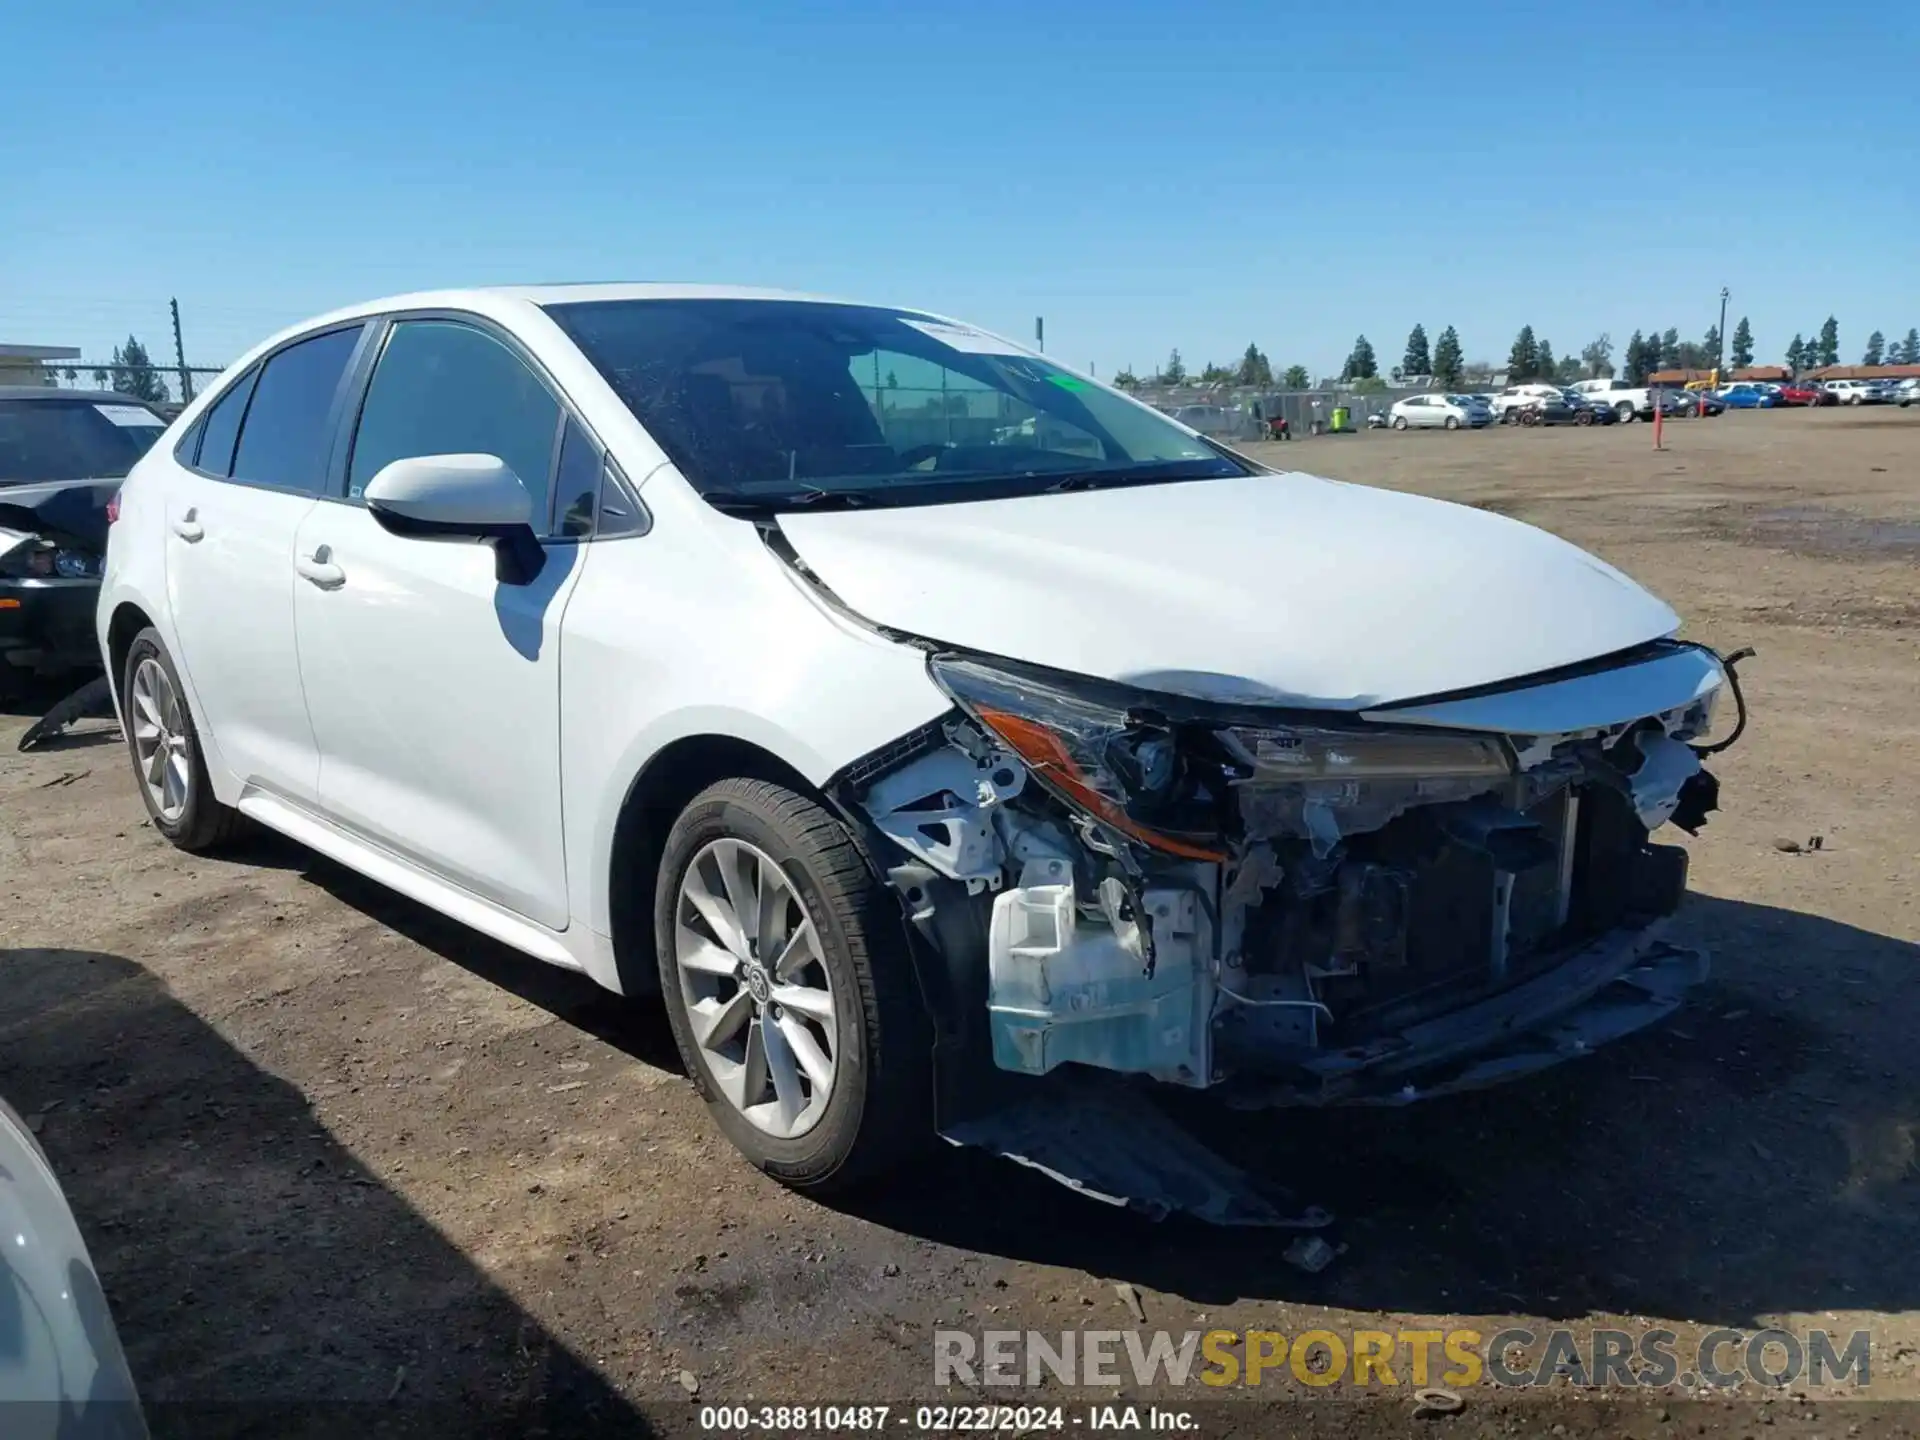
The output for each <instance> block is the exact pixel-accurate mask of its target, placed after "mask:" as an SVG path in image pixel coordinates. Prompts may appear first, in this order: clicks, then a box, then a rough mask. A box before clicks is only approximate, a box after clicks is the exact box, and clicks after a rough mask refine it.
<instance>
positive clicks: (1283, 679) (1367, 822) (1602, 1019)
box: [99, 285, 1744, 1186]
mask: <svg viewBox="0 0 1920 1440" xmlns="http://www.w3.org/2000/svg"><path fill="white" fill-rule="evenodd" d="M1679 624H1680V622H1679V620H1678V618H1677V617H1676V616H1675V614H1674V613H1673V611H1671V610H1670V609H1669V608H1668V607H1667V606H1666V605H1665V604H1663V603H1662V602H1661V601H1659V600H1658V599H1656V598H1654V597H1653V596H1652V595H1650V594H1648V593H1647V592H1646V591H1645V590H1643V589H1641V588H1640V587H1639V586H1637V585H1636V584H1634V583H1633V582H1632V581H1631V580H1629V579H1627V578H1626V577H1625V576H1624V575H1622V574H1620V572H1618V571H1617V570H1614V569H1613V568H1612V567H1610V566H1608V565H1605V564H1603V563H1602V562H1600V561H1599V560H1597V559H1595V558H1594V557H1592V556H1591V555H1587V554H1584V553H1583V552H1581V551H1580V550H1577V549H1575V548H1574V547H1573V546H1571V545H1568V544H1566V543H1565V542H1563V541H1561V540H1558V539H1556V538H1554V537H1553V536H1551V535H1547V534H1545V533H1543V532H1541V531H1539V530H1536V529H1533V528H1531V527H1529V526H1526V525H1523V524H1520V523H1518V522H1516V521H1514V520H1511V519H1507V518H1504V517H1502V516H1499V515H1495V514H1490V513H1487V512H1485V511H1480V510H1474V509H1469V508H1465V507H1462V506H1457V505H1450V504H1444V503H1441V502H1439V501H1435V500H1429V499H1423V498H1420V497H1417V496H1413V495H1406V494H1399V493H1395V492H1392V491H1387V490H1379V489H1371V488H1367V487H1363V486H1356V485H1348V484H1338V483H1334V482H1332V481H1328V480H1322V479H1317V478H1314V477H1312V476H1309V475H1302V474H1291V473H1276V472H1274V471H1271V470H1268V469H1265V468H1263V467H1262V466H1261V465H1259V464H1256V463H1254V462H1252V461H1250V460H1248V459H1247V458H1245V457H1243V456H1241V455H1240V454H1238V453H1236V452H1235V451H1233V450H1232V449H1230V448H1228V447H1226V446H1224V445H1222V444H1220V443H1217V442H1215V441H1213V440H1210V439H1207V438H1205V437H1202V436H1200V435H1198V434H1196V433H1194V432H1193V431H1191V430H1189V429H1187V428H1185V427H1183V426H1181V425H1179V424H1176V423H1174V422H1173V421H1172V420H1170V419H1168V418H1167V417H1165V416H1163V415H1160V414H1158V413H1157V412H1155V411H1154V410H1152V409H1150V408H1148V407H1147V406H1145V405H1142V404H1139V403H1137V402H1135V401H1134V400H1131V399H1129V398H1128V397H1127V396H1125V395H1124V394H1121V393H1119V392H1118V391H1115V390H1112V389H1109V388H1107V387H1106V386H1103V385H1101V384H1099V383H1097V382H1095V381H1093V380H1090V379H1088V378H1086V377H1084V376H1081V375H1079V374H1076V373H1074V372H1072V371H1070V370H1067V369H1065V368H1063V367H1062V366H1060V365H1058V364H1055V363H1054V362H1053V361H1051V360H1049V359H1047V358H1045V357H1044V356H1041V355H1038V354H1034V353H1031V352H1029V351H1027V350H1025V349H1023V348H1022V347H1020V346H1019V345H1017V344H1014V343H1011V342H1009V341H1006V340H1003V339H1001V338H1000V337H998V336H996V335H993V334H989V333H986V332H983V331H981V330H978V329H975V328H973V327H970V326H967V325H964V324H960V323H957V322H955V321H952V320H948V319H944V318H942V317H939V316H936V315H931V314H926V313H923V312H920V311H915V310H901V309H893V308H887V307H879V306H868V305H857V304H846V303H841V302H836V301H825V300H816V299H810V298H805V297H800V296H791V295H785V294H778V293H768V292H758V291H746V290H733V289H722V288H698V287H686V286H649V285H593V286H552V287H532V288H524V289H498V290H474V291H448V292H444V293H434V294H424V295H413V296H406V297H402V298H398V299H393V300H385V301H379V302H376V303H372V304H366V305H358V306H354V307H352V308H350V309H346V310H341V311H338V312H336V313H334V314H331V315H327V316H324V317H322V318H320V319H317V320H314V321H311V322H309V323H307V324H305V325H301V326H298V327H295V328H294V329H292V330H288V331H286V332H284V333H282V334H280V335H277V336H275V337H274V338H273V339H271V340H269V341H267V342H265V343H264V344H262V345H260V346H259V347H258V348H256V349H255V350H253V351H252V352H251V353H249V354H248V355H246V356H245V357H244V358H243V359H241V360H240V361H239V362H238V363H237V364H235V365H234V366H233V367H232V369H230V370H229V371H228V372H227V373H226V374H225V375H223V376H222V377H221V379H220V380H219V381H218V382H217V383H216V384H215V385H214V386H213V387H211V389H210V390H209V391H208V392H207V393H206V394H205V395H203V396H201V397H200V398H199V399H198V400H196V401H195V402H194V403H193V404H192V405H190V406H189V407H188V408H187V409H186V411H185V412H184V413H183V414H182V415H181V416H180V417H179V418H178V419H177V420H176V421H175V422H174V424H173V425H172V427H171V429H170V430H169V431H168V433H167V435H166V436H165V437H164V438H163V439H162V441H161V442H160V443H159V444H158V445H156V446H155V447H154V449H153V450H152V451H151V452H150V453H149V454H148V456H147V457H146V458H145V459H144V460H142V461H141V462H140V463H139V464H138V465H137V466H136V467H135V468H134V470H133V472H132V474H131V475H130V476H129V477H128V479H127V481H126V483H125V486H124V488H123V489H122V490H121V492H120V495H119V499H118V503H117V509H116V513H115V516H114V523H113V525H112V527H111V541H110V544H109V546H108V554H107V564H106V575H105V580H104V584H103V588H102V596H101V604H100V611H99V634H100V641H101V644H102V646H103V648H104V651H105V654H106V655H107V657H108V662H109V673H110V675H111V677H112V680H113V684H114V686H115V688H116V691H117V696H118V701H119V706H120V711H121V714H122V717H123V719H124V723H125V728H126V734H127V742H128V746H129V749H130V751H131V754H132V760H133V766H134V769H135V771H136V773H137V775H138V777H139V781H140V785H141V790H142V793H143V795H144V797H145V800H146V805H147V809H148V811H149V813H150V815H151V816H152V819H153V823H154V825H155V826H156V828H158V829H159V831H160V832H161V833H162V834H163V835H165V836H167V837H168V838H169V839H170V840H172V841H173V842H174V843H175V844H176V845H179V846H181V847H182V848H185V849H188V850H199V849H202V848H205V847H209V846H213V845H215V844H217V843H218V842H219V841H220V840H222V838H223V837H225V836H226V835H228V834H229V833H230V831H231V830H232V829H233V827H234V826H235V825H236V823H237V822H238V821H239V820H240V819H241V817H245V818H246V819H248V820H252V821H255V822H258V823H260V824H263V825H266V826H269V827H271V828H272V829H274V830H278V831H281V832H283V833H285V834H286V835H289V836H292V837H293V838H294V839H296V840H298V841H300V842H302V843H303V844H305V845H307V846H310V847H311V848H313V849H314V850H317V851H319V852H321V853H322V854H325V855H327V856H330V857H332V858H333V859H334V860H336V861H338V862H340V863H342V864H344V865H347V866H350V867H352V868H353V869H355V870H358V871H361V872H363V873H364V874H366V875H368V876H371V877H373V878H374V879H376V880H378V881H380V882H382V883H383V884H386V885H388V886H391V887H392V888H393V889H395V890H398V891H400V892H402V893H404V894H406V895H408V896H411V897H413V898H414V899H415V900H417V901H419V902H421V903H423V904H426V905H428V906H431V907H433V908H434V909H437V910H440V911H442V912H444V913H446V914H447V915H450V916H452V917H454V918H456V919H458V920H460V921H463V922H465V923H466V924H467V925H469V926H471V927H473V928H474V929H476V930H479V931H482V932H484V933H486V934H488V935H491V936H494V937H496V938H497V939H499V940H502V941H505V942H506V943H507V944H509V945H512V946H514V947H517V948H518V949H520V950H522V951H525V952H526V953H527V954H528V955H530V956H532V957H534V958H536V959H539V960H544V961H547V962H549V963H552V964H555V965H561V966H565V967H568V968H571V969H575V970H580V971H584V972H585V973H586V974H587V975H590V976H591V977H592V978H593V979H594V980H596V981H598V982H599V983H600V984H602V985H604V986H607V987H608V988H610V989H613V990H617V991H621V992H623V993H626V994H629V995H633V994H641V993H646V994H651V993H654V992H656V991H658V992H660V993H661V994H662V995H663V997H664V1001H665V1004H666V1006H667V1009H668V1011H669V1014H670V1016H671V1019H672V1024H673V1029H674V1032H675V1034H676V1036H677V1038H678V1040H679V1044H680V1048H681V1051H682V1053H683V1055H684V1057H685V1060H686V1064H687V1068H688V1071H689V1073H690V1074H691V1075H692V1077H693V1078H694V1080H695V1081H696V1083H697V1084H698V1085H699V1087H700V1089H701V1091H702V1092H703V1093H704V1094H705V1096H706V1097H707V1099H708V1101H709V1104H710V1106H711V1108H712V1111H713V1114H714V1116H715V1118H716V1120H717V1121H718V1123H719V1124H720V1126H721V1127H722V1128H723V1129H724V1130H725V1131H726V1133H727V1135H728V1136H729V1137H730V1138H731V1139H732V1140H733V1141H734V1143H735V1144H737V1145H738V1146H739V1148H740V1149H741V1150H742V1151H744V1152H745V1153H746V1154H747V1155H748V1156H749V1157H751V1159H752V1160H753V1161H754V1162H756V1163H757V1164H759V1165H761V1166H762V1167H764V1168H765V1169H767V1170H768V1171H770V1172H772V1173H773V1174H776V1175H778V1176H779V1177H780V1178H782V1179H783V1180H785V1181H787V1182H789V1183H791V1184H796V1185H804V1186H824V1185H828V1184H833V1183H844V1182H847V1181H851V1180H853V1179H856V1178H858V1177H860V1176H863V1175H868V1174H871V1173H873V1172H875V1170H876V1169H878V1168H880V1167H882V1166H884V1165H885V1164H886V1163H887V1162H888V1161H890V1160H893V1159H897V1158H898V1157H900V1156H901V1155H902V1154H904V1153H906V1152H907V1151H908V1150H909V1149H910V1147H912V1146H913V1144H914V1143H915V1142H916V1141H917V1140H918V1139H919V1138H920V1137H922V1136H925V1135H929V1134H931V1133H932V1132H933V1131H934V1129H935V1128H936V1127H937V1128H939V1129H940V1130H942V1131H945V1132H947V1133H949V1134H953V1133H955V1132H956V1130H958V1129H963V1128H965V1127H966V1126H968V1125H972V1126H974V1127H975V1128H974V1129H973V1131H971V1132H970V1133H973V1134H976V1135H977V1134H979V1133H981V1132H980V1130H979V1128H978V1126H979V1124H980V1117H981V1116H982V1115H983V1114H990V1113H993V1112H996V1111H998V1110H1004V1107H1007V1106H1015V1107H1017V1106H1019V1105H1021V1104H1023V1103H1024V1102H1025V1101H1027V1100H1029V1099H1031V1098H1032V1097H1034V1096H1036V1095H1038V1094H1041V1093H1043V1092H1044V1090H1045V1088H1046V1087H1048V1086H1051V1085H1057V1084H1059V1083H1060V1082H1062V1081H1063V1080H1064V1079H1066V1078H1067V1077H1065V1076H1061V1075H1057V1074H1053V1073H1051V1072H1056V1071H1058V1070H1060V1069H1061V1068H1062V1067H1065V1068H1066V1069H1067V1070H1068V1071H1069V1072H1070V1073H1071V1075H1072V1076H1074V1077H1077V1079H1076V1080H1075V1081H1074V1083H1076V1084H1087V1083H1100V1081H1101V1077H1102V1076H1104V1077H1106V1079H1107V1081H1108V1083H1113V1082H1114V1081H1115V1080H1116V1077H1128V1078H1131V1079H1137V1078H1138V1077H1143V1076H1144V1077H1151V1079H1153V1080H1156V1081H1159V1082H1163V1083H1165V1084H1168V1085H1172V1086H1180V1087H1188V1088H1192V1089H1206V1090H1211V1091H1216V1092H1218V1093H1219V1094H1220V1095H1222V1096H1223V1097H1226V1098H1229V1099H1232V1100H1234V1101H1235V1102H1236V1103H1241V1104H1264V1103H1276V1104H1285V1103H1292V1104H1299V1103H1329V1102H1343V1101H1360V1100H1375V1101H1377V1100H1382V1099H1387V1100H1404V1099H1410V1098H1416V1097H1418V1096H1422V1095H1426V1094H1430V1093H1438V1092H1441V1091H1446V1090H1451V1089H1459V1088H1465V1087H1468V1086H1472V1085H1481V1084H1488V1083H1491V1082H1493V1081H1495V1080H1506V1079H1512V1078H1514V1077H1516V1076H1520V1075H1524V1074H1528V1073H1530V1072H1532V1071H1536V1070H1538V1069H1540V1068H1542V1067H1543V1066H1545V1065H1548V1064H1551V1063H1553V1062H1554V1061H1556V1060H1558V1059H1561V1058H1563V1057H1565V1056H1567V1055H1570V1054H1574V1053H1578V1052H1580V1051H1583V1050H1585V1049H1587V1048H1589V1047H1590V1046H1591V1045H1593V1044H1595V1043H1598V1042H1600V1041H1603V1040H1606V1039H1610V1038H1612V1037H1614V1036H1616V1035H1619V1034H1622V1033H1625V1032H1626V1031H1629V1030H1632V1029H1634V1028H1636V1027H1638V1026H1640V1025H1643V1024H1646V1023H1648V1022H1649V1021H1651V1020H1654V1019H1657V1018H1659V1017H1660V1016H1662V1015H1664V1014H1667V1013H1669V1012H1670V1011H1671V1010H1672V1009H1673V1008H1674V1006H1675V1005H1676V1004H1678V1003H1679V999H1680V996H1681V994H1682V992H1683V991H1684V990H1685V989H1686V987H1687V986H1688V985H1689V984H1690V983H1692V982H1693V981H1695V980H1697V979H1698V978H1700V976H1701V974H1702V973H1703V969H1702V965H1703V957H1701V956H1700V955H1699V954H1698V953H1697V952H1694V951H1691V950H1683V949H1681V948H1679V947H1677V946H1675V945H1673V944H1671V943H1669V942H1667V941H1665V940H1663V939H1661V938H1660V922H1661V920H1662V917H1664V916H1665V915H1666V914H1667V913H1668V912H1670V911H1672V910H1673V909H1674V908H1675V906H1676V905H1677V903H1678V902H1679V899H1680V896H1681V893H1682V891H1683V890H1684V888H1685V877H1686V852H1685V851H1684V850H1683V849H1681V848H1678V847H1675V846H1671V845H1662V844H1654V843H1652V842H1650V840H1649V838H1648V837H1649V832H1650V831H1653V830H1656V829H1659V828H1660V827H1661V826H1662V825H1664V824H1666V823H1667V822H1669V821H1671V822H1673V823H1674V824H1676V825H1677V826H1680V827H1682V828H1685V829H1688V830H1689V831H1692V830H1695V829H1697V827H1698V826H1699V825H1700V824H1701V822H1702V821H1703V820H1704V818H1705V815H1706V812H1707V811H1708V810H1710V809H1712V808H1713V807H1714V797H1715V789H1716V787H1715V786H1714V783H1713V781H1712V778H1711V776H1709V775H1708V773H1707V772H1706V771H1705V770H1703V769H1702V768H1701V756H1702V755H1703V754H1705V753H1708V752H1709V751H1710V750H1712V749H1717V748H1720V746H1718V745H1711V746H1710V745H1708V744H1707V743H1705V742H1706V739H1707V735H1708V731H1709V725H1710V722H1711V719H1712V712H1713V709H1714V704H1715V700H1716V697H1717V695H1718V694H1719V692H1720V691H1721V690H1722V689H1723V688H1728V680H1729V675H1730V671H1729V669H1728V667H1727V665H1726V664H1725V663H1724V662H1723V661H1722V660H1721V659H1720V658H1719V657H1717V656H1716V655H1715V654H1713V653H1712V652H1711V651H1709V650H1706V649H1704V648H1702V647H1700V646H1697V645H1692V644H1686V643H1682V642H1679V641H1677V640H1675V639H1674V638H1673V637H1674V635H1675V632H1676V631H1677V629H1678V627H1679ZM1731 688H1732V690H1733V693H1734V695H1735V697H1736V699H1737V697H1738V686H1737V683H1736V684H1733V685H1732V686H1731ZM1743 718H1744V717H1743ZM1736 733H1737V732H1736ZM1729 738H1731V737H1729ZM1722 743H1723V744H1724V743H1725V742H1722ZM1043 1077H1046V1078H1043ZM1123 1088H1124V1087H1123ZM1124 1093H1126V1094H1127V1095H1129V1096H1134V1095H1135V1092H1134V1091H1132V1090H1130V1089H1127V1090H1125V1092H1124ZM1135 1100H1137V1096H1135ZM1129 1103H1133V1102H1129ZM1001 1148H1013V1144H1012V1142H1010V1141H1009V1142H1007V1143H1006V1144H1005V1145H1003V1146H1002V1147H1001ZM1041 1148H1043V1149H1044V1146H1042V1147H1041Z"/></svg>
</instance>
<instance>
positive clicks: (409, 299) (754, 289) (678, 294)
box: [295, 281, 918, 330]
mask: <svg viewBox="0 0 1920 1440" xmlns="http://www.w3.org/2000/svg"><path fill="white" fill-rule="evenodd" d="M515 300H518V301H523V302H525V303H527V304H529V305H543V306H544V305H565V304H576V305H580V304H591V303H593V302H596V301H605V300H799V301H807V302H810V303H812V304H817V305H847V304H857V303H859V302H857V301H849V300H845V299H841V298H839V297H836V296H832V295H810V294H806V293H803V292H801V291H797V290H774V289H767V288H764V287H760V286H754V285H695V284H682V283H669V282H664V281H643V282H639V281H637V282H626V281H590V282H589V281H581V282H576V283H567V284H547V285H480V286H472V287H469V288H466V289H459V290H419V291H414V292H412V293H410V294H405V295H388V296H385V297H383V298H382V299H378V300H363V301H360V302H359V303H357V304H354V305H348V306H343V307H342V308H341V309H338V310H335V311H332V312H330V313H329V314H327V315H324V316H316V317H315V318H314V319H312V320H307V321H303V322H301V324H300V325H299V326H298V327H295V328H297V329H301V330H306V329H311V328H313V327H315V326H317V325H320V324H324V323H328V322H336V321H344V320H352V319H358V318H361V317H364V316H367V315H383V314H385V313H387V312H388V311H390V310H478V311H481V312H482V313H486V312H489V311H494V310H497V309H498V308H499V302H501V301H509V302H511V301H515ZM916 313H918V312H916Z"/></svg>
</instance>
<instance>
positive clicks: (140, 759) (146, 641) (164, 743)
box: [120, 626, 240, 854]
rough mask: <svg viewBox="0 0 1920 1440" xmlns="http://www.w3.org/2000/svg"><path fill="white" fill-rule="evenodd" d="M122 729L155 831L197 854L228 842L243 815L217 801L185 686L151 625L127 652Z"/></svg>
mask: <svg viewBox="0 0 1920 1440" xmlns="http://www.w3.org/2000/svg"><path fill="white" fill-rule="evenodd" d="M120 723H121V725H122V726H123V727H124V728H125V730H126V732H127V754H128V755H129V756H130V757H131V758H132V760H133V773H134V778H135V779H137V780H138V781H139V782H140V798H141V799H142V800H143V801H145V802H146V806H147V815H148V817H149V818H150V819H151V820H152V821H153V828H154V829H156V830H158V831H159V832H160V833H161V834H162V835H164V836H166V837H167V839H169V840H171V841H172V842H173V843H174V844H175V845H177V846H179V848H180V849H182V850H185V851H188V852H189V853H193V854H198V853H199V852H201V851H205V850H212V849H216V848H217V847H219V846H220V845H222V844H223V843H225V842H226V841H227V840H229V839H231V838H232V837H233V834H234V832H235V831H236V830H238V829H239V827H240V814H239V812H238V811H236V810H233V809H231V808H229V807H228V806H225V805H222V804H221V803H220V801H219V800H218V799H217V798H216V797H215V796H214V793H213V782H212V781H211V780H209V779H208V778H207V762H206V757H205V756H204V755H203V754H202V753H201V749H200V732H199V730H198V728H196V726H195V725H194V723H193V712H192V711H191V710H190V709H189V708H188V706H187V691H186V687H185V686H183V685H182V684H181V683H180V672H179V671H178V670H176V669H175V668H174V664H173V657H172V656H171V655H169V654H168V653H167V647H166V644H165V642H164V641H162V640H161V638H160V632H159V631H158V630H155V629H154V628H153V627H152V626H148V627H147V628H146V629H145V630H142V631H141V632H140V633H139V634H138V635H136V636H134V637H133V644H131V645H129V646H128V647H127V659H126V663H125V665H124V666H123V667H122V669H121V672H120Z"/></svg>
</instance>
